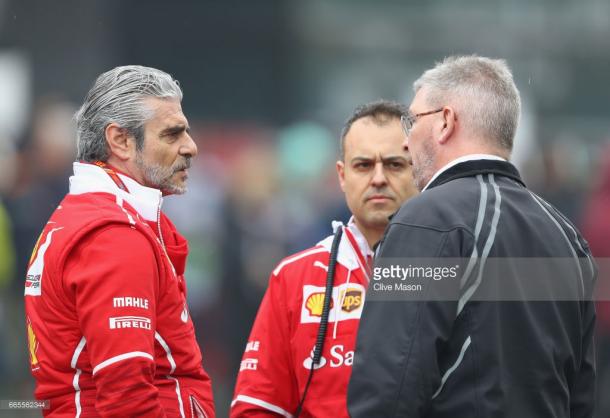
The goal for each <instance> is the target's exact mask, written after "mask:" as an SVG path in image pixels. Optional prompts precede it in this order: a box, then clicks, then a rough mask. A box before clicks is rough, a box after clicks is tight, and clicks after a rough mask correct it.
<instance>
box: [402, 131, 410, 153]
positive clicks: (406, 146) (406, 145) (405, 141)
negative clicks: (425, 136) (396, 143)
mask: <svg viewBox="0 0 610 418" xmlns="http://www.w3.org/2000/svg"><path fill="white" fill-rule="evenodd" d="M402 148H403V149H404V150H405V151H407V152H408V151H409V137H408V136H407V135H405V139H403V140H402Z"/></svg>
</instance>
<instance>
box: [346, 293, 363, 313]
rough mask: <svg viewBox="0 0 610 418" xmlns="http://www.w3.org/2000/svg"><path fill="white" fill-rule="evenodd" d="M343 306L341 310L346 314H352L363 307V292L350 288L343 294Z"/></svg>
mask: <svg viewBox="0 0 610 418" xmlns="http://www.w3.org/2000/svg"><path fill="white" fill-rule="evenodd" d="M341 299H342V300H343V304H342V305H341V309H342V310H343V311H345V312H351V311H353V310H356V309H358V308H359V307H360V306H361V305H362V290H360V289H354V288H350V289H347V290H344V291H342V292H341Z"/></svg>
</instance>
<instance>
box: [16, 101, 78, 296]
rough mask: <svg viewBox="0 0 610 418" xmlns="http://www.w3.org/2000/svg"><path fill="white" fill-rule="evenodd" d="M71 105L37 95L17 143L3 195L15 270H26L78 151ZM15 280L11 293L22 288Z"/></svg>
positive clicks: (62, 191) (64, 192)
mask: <svg viewBox="0 0 610 418" xmlns="http://www.w3.org/2000/svg"><path fill="white" fill-rule="evenodd" d="M74 111H75V106H74V105H73V104H72V103H70V102H68V101H66V100H64V99H63V98H60V97H56V96H45V97H43V98H41V99H39V100H38V101H37V103H36V106H35V107H34V111H33V114H32V118H31V124H30V128H29V129H28V131H27V132H26V133H25V135H24V136H23V140H22V143H21V144H20V149H21V150H20V153H19V154H20V155H19V157H18V159H17V161H18V164H17V167H16V171H17V172H16V175H15V181H14V184H13V185H12V187H11V188H10V191H9V193H8V198H7V210H8V211H9V214H10V217H11V219H12V221H13V228H14V239H15V250H16V256H17V271H18V272H19V274H20V275H21V274H23V273H25V271H26V269H27V264H28V260H29V258H30V254H31V251H32V246H33V245H34V244H35V243H36V239H37V238H38V235H39V234H40V229H41V228H42V226H43V225H44V224H45V222H46V221H47V220H48V219H49V216H51V214H52V213H53V211H54V210H55V208H56V207H57V205H58V204H59V202H60V201H61V199H62V198H63V197H64V196H65V194H66V192H67V190H68V185H67V181H66V180H67V179H68V177H69V176H70V172H71V166H72V162H73V161H74V157H75V156H76V138H75V135H74V123H73V115H74ZM21 285H22V282H21V281H20V280H15V286H13V290H14V291H15V294H17V293H19V294H21V292H22V291H23V289H22V287H21Z"/></svg>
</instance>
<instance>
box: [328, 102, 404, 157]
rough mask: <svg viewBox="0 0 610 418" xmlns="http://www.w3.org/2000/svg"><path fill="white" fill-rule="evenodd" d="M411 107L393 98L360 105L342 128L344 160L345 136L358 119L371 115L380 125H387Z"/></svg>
mask: <svg viewBox="0 0 610 418" xmlns="http://www.w3.org/2000/svg"><path fill="white" fill-rule="evenodd" d="M408 111H409V108H408V107H407V106H405V105H404V104H401V103H398V102H394V101H391V100H383V99H379V100H375V101H374V102H369V103H366V104H363V105H360V106H358V107H357V108H356V109H355V110H354V113H352V115H351V116H350V117H349V118H348V119H347V120H346V121H345V124H344V125H343V129H342V130H341V142H340V156H341V159H342V160H343V159H344V158H345V137H346V136H347V134H348V133H349V130H350V129H351V127H352V125H353V124H354V122H356V121H357V120H358V119H362V118H366V117H371V118H372V119H373V120H374V121H375V123H377V124H378V125H385V124H386V123H388V122H389V121H390V120H392V119H399V120H400V118H401V117H402V116H406V115H407V113H408Z"/></svg>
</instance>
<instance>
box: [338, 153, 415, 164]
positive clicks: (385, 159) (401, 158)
mask: <svg viewBox="0 0 610 418" xmlns="http://www.w3.org/2000/svg"><path fill="white" fill-rule="evenodd" d="M376 160H377V157H364V156H357V157H354V158H352V159H351V160H350V162H352V163H354V162H370V161H376ZM381 162H383V163H393V162H407V158H406V157H404V156H402V155H388V156H387V157H384V156H381Z"/></svg>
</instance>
